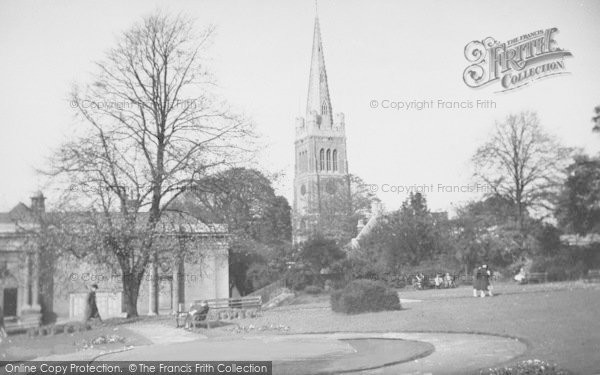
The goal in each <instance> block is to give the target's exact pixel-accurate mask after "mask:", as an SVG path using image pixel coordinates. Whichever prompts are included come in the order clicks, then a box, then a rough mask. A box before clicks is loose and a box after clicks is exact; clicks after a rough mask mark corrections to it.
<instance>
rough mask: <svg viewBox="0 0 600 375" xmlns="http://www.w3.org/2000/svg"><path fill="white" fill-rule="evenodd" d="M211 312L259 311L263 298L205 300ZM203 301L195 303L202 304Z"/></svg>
mask: <svg viewBox="0 0 600 375" xmlns="http://www.w3.org/2000/svg"><path fill="white" fill-rule="evenodd" d="M205 301H206V302H207V303H208V307H209V308H210V309H211V310H222V309H257V310H260V308H261V307H262V297H261V296H249V297H237V298H216V299H207V300H205ZM200 302H201V301H194V303H200Z"/></svg>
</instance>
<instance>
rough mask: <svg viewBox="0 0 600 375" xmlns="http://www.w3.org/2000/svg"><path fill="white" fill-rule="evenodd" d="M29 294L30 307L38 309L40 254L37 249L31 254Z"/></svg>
mask: <svg viewBox="0 0 600 375" xmlns="http://www.w3.org/2000/svg"><path fill="white" fill-rule="evenodd" d="M31 294H32V295H31V305H32V307H33V308H35V309H40V254H39V253H38V252H37V251H36V252H35V253H34V254H33V265H32V275H31Z"/></svg>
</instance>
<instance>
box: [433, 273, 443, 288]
mask: <svg viewBox="0 0 600 375" xmlns="http://www.w3.org/2000/svg"><path fill="white" fill-rule="evenodd" d="M433 282H434V283H435V287H436V288H441V286H442V282H443V279H442V276H441V275H440V274H439V273H438V274H436V275H435V279H433Z"/></svg>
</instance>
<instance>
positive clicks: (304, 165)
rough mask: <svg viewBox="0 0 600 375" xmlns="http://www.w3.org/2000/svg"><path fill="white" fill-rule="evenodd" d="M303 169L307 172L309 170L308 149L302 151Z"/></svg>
mask: <svg viewBox="0 0 600 375" xmlns="http://www.w3.org/2000/svg"><path fill="white" fill-rule="evenodd" d="M302 170H303V171H304V172H306V171H307V170H308V154H307V153H306V151H304V152H303V153H302Z"/></svg>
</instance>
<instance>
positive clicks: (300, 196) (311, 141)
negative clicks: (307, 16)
mask: <svg viewBox="0 0 600 375" xmlns="http://www.w3.org/2000/svg"><path fill="white" fill-rule="evenodd" d="M294 176H295V178H294V204H293V218H292V225H293V237H294V242H295V243H299V242H302V241H305V240H306V239H307V238H309V237H310V236H312V235H315V234H317V233H320V234H323V235H325V236H332V235H333V236H334V234H333V232H335V231H336V229H337V228H336V227H338V226H339V224H340V220H342V221H343V220H344V218H347V217H348V214H349V212H350V207H349V204H350V198H351V197H350V176H349V173H348V159H347V154H346V131H345V121H344V114H343V113H335V114H334V112H333V107H332V104H331V98H330V95H329V84H328V81H327V70H326V69H325V57H324V52H323V43H322V40H321V30H320V26H319V18H318V16H317V17H316V18H315V26H314V35H313V45H312V59H311V64H310V75H309V78H308V98H307V103H306V117H299V118H297V119H296V139H295V173H294Z"/></svg>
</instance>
